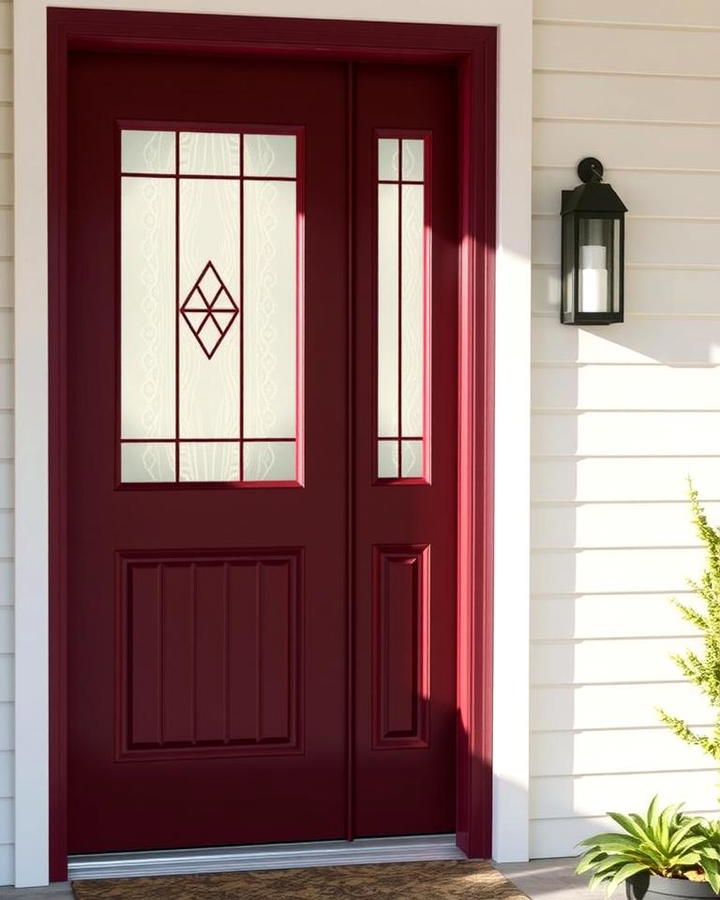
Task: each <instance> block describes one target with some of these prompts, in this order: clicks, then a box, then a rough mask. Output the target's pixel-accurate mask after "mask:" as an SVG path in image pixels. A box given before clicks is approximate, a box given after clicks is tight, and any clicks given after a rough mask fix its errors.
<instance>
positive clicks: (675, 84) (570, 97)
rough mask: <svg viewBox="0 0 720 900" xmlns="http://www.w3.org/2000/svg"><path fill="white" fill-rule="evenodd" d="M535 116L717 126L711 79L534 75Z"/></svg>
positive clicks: (718, 108) (718, 119) (719, 113)
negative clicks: (699, 123) (701, 123)
mask: <svg viewBox="0 0 720 900" xmlns="http://www.w3.org/2000/svg"><path fill="white" fill-rule="evenodd" d="M533 85H534V103H533V113H534V115H535V116H536V117H541V118H548V117H562V118H570V119H574V118H576V119H622V120H634V121H653V120H654V121H665V122H667V121H672V122H681V123H688V122H704V123H713V124H715V123H720V106H719V105H718V85H717V82H716V81H715V80H713V79H692V78H690V79H683V78H652V77H646V78H633V77H631V76H626V75H586V74H565V73H562V74H559V73H546V72H537V73H536V74H535V77H534V79H533Z"/></svg>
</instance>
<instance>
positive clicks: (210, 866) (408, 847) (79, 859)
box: [68, 834, 465, 881]
mask: <svg viewBox="0 0 720 900" xmlns="http://www.w3.org/2000/svg"><path fill="white" fill-rule="evenodd" d="M464 858H465V854H464V853H463V852H462V850H460V849H459V848H458V847H457V845H456V844H455V835H454V834H429V835H409V836H404V837H383V838H359V839H358V840H355V841H314V842H308V843H298V844H253V845H249V846H244V847H203V848H197V849H188V850H143V851H138V852H131V853H91V854H83V855H79V856H71V857H70V859H69V860H68V877H69V879H70V881H79V880H80V879H84V878H130V877H137V876H146V875H195V874H202V873H204V872H242V871H248V870H251V869H292V868H306V867H310V866H337V865H356V866H357V865H363V864H365V863H389V862H421V861H424V860H433V859H464Z"/></svg>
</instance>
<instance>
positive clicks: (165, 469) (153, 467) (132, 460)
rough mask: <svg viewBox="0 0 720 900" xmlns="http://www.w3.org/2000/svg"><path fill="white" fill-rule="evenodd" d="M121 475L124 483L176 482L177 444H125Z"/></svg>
mask: <svg viewBox="0 0 720 900" xmlns="http://www.w3.org/2000/svg"><path fill="white" fill-rule="evenodd" d="M120 475H121V478H122V480H123V481H133V482H148V481H149V482H152V481H158V482H160V481H175V443H174V442H171V443H167V444H142V443H137V444H134V443H133V444H123V446H122V453H121V465H120Z"/></svg>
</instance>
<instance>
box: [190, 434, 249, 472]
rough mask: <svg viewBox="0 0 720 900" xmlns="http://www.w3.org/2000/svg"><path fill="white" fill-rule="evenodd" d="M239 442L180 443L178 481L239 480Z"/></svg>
mask: <svg viewBox="0 0 720 900" xmlns="http://www.w3.org/2000/svg"><path fill="white" fill-rule="evenodd" d="M239 480H240V444H239V443H235V442H230V441H224V442H219V441H218V442H210V441H208V442H204V441H203V442H194V443H183V442H181V443H180V481H239Z"/></svg>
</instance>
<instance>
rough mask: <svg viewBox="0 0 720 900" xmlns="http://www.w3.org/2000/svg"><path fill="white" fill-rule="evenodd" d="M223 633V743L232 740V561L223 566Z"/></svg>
mask: <svg viewBox="0 0 720 900" xmlns="http://www.w3.org/2000/svg"><path fill="white" fill-rule="evenodd" d="M223 633H224V637H225V642H224V650H225V658H224V661H223V662H224V665H223V672H224V675H225V691H224V693H223V743H225V744H227V743H228V741H229V740H230V563H228V562H226V563H225V565H224V566H223Z"/></svg>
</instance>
